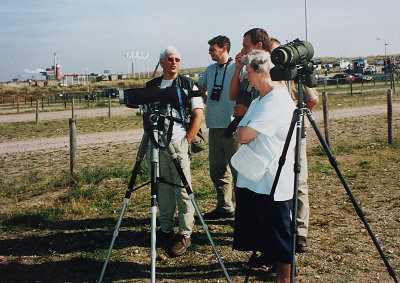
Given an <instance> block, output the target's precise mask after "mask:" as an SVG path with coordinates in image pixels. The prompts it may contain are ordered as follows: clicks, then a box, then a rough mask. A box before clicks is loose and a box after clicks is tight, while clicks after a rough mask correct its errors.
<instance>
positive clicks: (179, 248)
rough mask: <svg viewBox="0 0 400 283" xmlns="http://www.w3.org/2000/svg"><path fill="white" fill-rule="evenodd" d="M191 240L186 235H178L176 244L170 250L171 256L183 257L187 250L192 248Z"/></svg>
mask: <svg viewBox="0 0 400 283" xmlns="http://www.w3.org/2000/svg"><path fill="white" fill-rule="evenodd" d="M190 242H191V238H190V236H189V237H186V236H184V235H178V236H177V238H176V242H175V244H174V245H172V247H171V249H170V255H171V256H181V255H183V254H184V253H185V252H186V250H187V248H188V247H189V246H190Z"/></svg>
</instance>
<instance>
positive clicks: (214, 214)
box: [203, 209, 235, 220]
mask: <svg viewBox="0 0 400 283" xmlns="http://www.w3.org/2000/svg"><path fill="white" fill-rule="evenodd" d="M234 216H235V213H234V212H229V211H223V210H218V209H214V210H213V211H210V212H207V213H205V214H204V216H203V218H204V219H205V220H217V219H222V218H233V217H234Z"/></svg>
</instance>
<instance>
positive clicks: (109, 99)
mask: <svg viewBox="0 0 400 283" xmlns="http://www.w3.org/2000/svg"><path fill="white" fill-rule="evenodd" d="M108 118H111V94H108Z"/></svg>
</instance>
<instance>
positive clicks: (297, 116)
mask: <svg viewBox="0 0 400 283" xmlns="http://www.w3.org/2000/svg"><path fill="white" fill-rule="evenodd" d="M298 71H299V75H298V76H297V83H298V104H297V108H296V109H295V110H294V112H293V118H292V122H291V124H290V127H289V131H288V134H287V137H286V140H285V145H284V147H283V151H282V155H281V157H280V159H279V167H278V170H277V173H276V175H275V179H274V183H273V185H272V189H271V195H274V193H275V189H276V186H277V184H278V181H279V176H280V173H281V171H282V167H283V165H284V164H285V160H286V154H287V151H288V148H289V144H290V141H291V138H292V135H293V132H294V128H295V127H296V147H295V161H294V169H293V170H294V174H295V175H294V193H293V201H292V223H291V229H292V235H293V238H292V265H291V272H290V276H291V277H290V282H294V275H295V270H296V269H295V250H296V237H297V197H298V184H299V174H300V147H301V135H302V129H304V128H303V123H304V116H303V115H304V113H306V115H307V117H308V119H309V121H310V123H311V125H312V127H313V129H314V131H315V133H316V134H317V137H318V139H319V141H320V143H321V145H322V147H323V148H324V150H325V153H326V154H327V156H328V158H329V161H330V163H331V165H332V166H333V168H334V169H335V171H336V173H337V175H338V177H339V179H340V181H341V182H342V184H343V186H344V188H345V190H346V192H347V195H348V196H349V198H350V200H351V202H352V204H353V206H354V208H355V210H356V212H357V215H358V216H359V218H360V219H361V221H362V222H363V223H364V226H365V228H366V229H367V231H368V233H369V235H370V237H371V239H372V241H373V242H374V244H375V247H376V248H377V250H378V252H379V254H380V256H381V258H382V260H383V261H384V263H385V265H386V268H387V270H388V272H389V274H390V275H391V276H392V278H393V279H394V281H395V282H396V283H397V282H398V281H397V278H396V275H395V272H394V270H393V268H392V267H391V266H390V264H389V262H388V260H387V258H386V257H385V254H384V253H383V251H382V248H381V247H380V245H379V243H378V241H377V239H376V237H375V235H374V233H373V232H372V230H371V228H370V226H369V224H368V222H367V220H366V219H365V217H364V213H363V211H362V209H361V207H360V206H359V205H358V203H357V201H356V199H355V198H354V195H353V193H352V191H351V190H350V188H349V186H348V184H347V182H346V180H345V179H344V177H343V174H342V173H341V171H340V169H339V166H338V163H337V161H336V159H335V157H334V156H333V154H332V152H331V150H330V148H329V146H328V144H327V143H326V141H325V139H324V137H323V136H322V134H321V132H320V130H319V129H318V126H317V124H316V122H315V120H314V117H313V116H312V113H311V111H310V110H309V109H308V108H306V107H305V104H304V102H303V83H304V82H305V80H306V74H305V72H306V71H305V70H304V69H303V68H302V67H299V69H298Z"/></svg>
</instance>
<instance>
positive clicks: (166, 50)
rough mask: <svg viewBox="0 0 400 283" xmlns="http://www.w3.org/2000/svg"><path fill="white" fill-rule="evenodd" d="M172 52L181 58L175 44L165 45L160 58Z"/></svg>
mask: <svg viewBox="0 0 400 283" xmlns="http://www.w3.org/2000/svg"><path fill="white" fill-rule="evenodd" d="M171 54H173V55H175V56H176V57H178V58H181V54H180V53H179V51H178V49H177V48H176V47H175V46H173V45H170V46H167V47H165V48H164V49H163V50H162V51H161V53H160V60H162V59H164V57H166V56H168V55H171Z"/></svg>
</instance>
